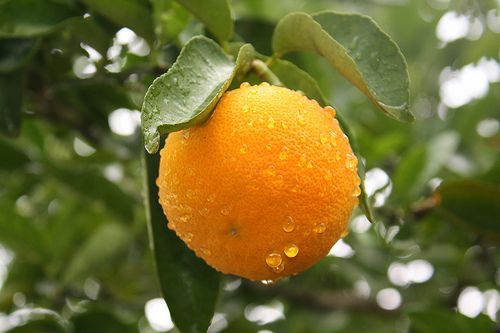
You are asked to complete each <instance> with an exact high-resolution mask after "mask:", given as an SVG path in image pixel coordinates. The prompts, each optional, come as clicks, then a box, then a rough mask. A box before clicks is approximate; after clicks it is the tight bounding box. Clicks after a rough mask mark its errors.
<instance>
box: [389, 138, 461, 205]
mask: <svg viewBox="0 0 500 333" xmlns="http://www.w3.org/2000/svg"><path fill="white" fill-rule="evenodd" d="M459 139H460V138H459V136H458V135H457V134H456V133H455V132H450V131H449V132H444V133H441V134H439V135H437V136H436V137H434V138H432V139H430V140H429V141H428V142H427V145H426V146H423V145H417V146H415V147H413V148H412V149H411V150H410V151H409V152H408V153H407V154H406V155H405V156H404V157H403V158H402V159H401V162H400V163H399V165H398V167H397V168H396V170H395V172H394V187H395V191H396V192H397V193H398V194H399V195H400V197H401V198H402V199H404V200H406V201H408V202H409V201H412V200H414V199H417V197H418V196H419V195H420V194H421V193H422V190H423V189H424V187H425V185H426V183H427V182H428V181H429V180H430V179H431V178H432V177H435V176H436V175H437V174H438V172H439V171H440V170H441V168H442V167H443V166H444V165H445V164H446V162H447V161H448V159H449V158H450V157H451V156H452V155H453V154H454V153H455V151H456V149H457V147H458V143H459Z"/></svg>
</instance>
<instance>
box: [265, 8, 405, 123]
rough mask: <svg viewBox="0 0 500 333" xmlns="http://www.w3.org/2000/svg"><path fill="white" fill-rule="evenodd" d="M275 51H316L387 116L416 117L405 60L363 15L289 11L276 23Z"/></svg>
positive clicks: (398, 117)
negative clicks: (289, 12) (412, 112)
mask: <svg viewBox="0 0 500 333" xmlns="http://www.w3.org/2000/svg"><path fill="white" fill-rule="evenodd" d="M273 50H274V52H275V54H276V55H277V56H282V55H283V54H285V53H287V52H290V51H309V52H314V53H317V54H319V55H321V56H323V57H325V58H326V59H327V60H328V61H329V63H330V64H331V65H332V66H333V67H334V68H336V69H337V70H338V71H339V72H340V73H341V74H342V75H343V76H344V77H346V78H347V79H348V80H349V81H351V82H352V83H353V84H354V85H355V86H356V87H357V88H358V89H360V90H361V91H362V92H363V93H364V94H365V95H366V96H367V97H368V98H370V100H371V101H372V102H373V103H374V104H375V105H376V106H377V107H378V108H379V109H380V110H382V111H383V112H385V113H386V114H387V115H389V116H390V117H392V118H394V119H396V120H400V121H413V120H414V116H413V115H412V114H411V112H410V110H409V98H410V97H409V78H408V70H407V67H406V61H405V59H404V57H403V55H402V53H401V51H400V50H399V48H398V46H397V45H396V44H395V43H394V41H393V40H392V39H390V37H389V36H388V35H387V34H385V33H384V32H383V31H382V30H381V29H380V28H379V27H378V25H377V24H376V23H375V22H374V21H373V20H372V19H371V18H369V17H367V16H363V15H359V14H340V13H336V12H332V11H329V12H323V13H319V14H315V15H313V16H310V15H308V14H305V13H291V14H289V15H287V16H285V17H284V18H283V19H281V20H280V21H279V22H278V24H277V25H276V29H275V31H274V35H273Z"/></svg>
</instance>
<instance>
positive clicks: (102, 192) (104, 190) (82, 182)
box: [45, 162, 136, 222]
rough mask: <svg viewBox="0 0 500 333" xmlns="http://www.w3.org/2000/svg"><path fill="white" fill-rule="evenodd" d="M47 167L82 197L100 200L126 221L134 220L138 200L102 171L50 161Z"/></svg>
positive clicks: (49, 172) (53, 174) (47, 170)
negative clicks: (56, 163)
mask: <svg viewBox="0 0 500 333" xmlns="http://www.w3.org/2000/svg"><path fill="white" fill-rule="evenodd" d="M45 167H46V174H50V175H51V176H53V177H54V178H56V179H58V180H59V181H60V182H61V183H63V184H64V185H65V186H67V187H69V188H71V189H72V190H74V191H76V192H77V193H78V195H80V197H81V198H86V199H87V200H88V201H91V202H92V201H98V202H99V203H100V204H101V205H103V206H104V207H105V208H107V209H108V210H109V211H110V212H111V213H113V214H114V215H115V216H116V217H118V218H120V219H121V220H122V221H124V222H130V221H131V220H132V217H133V214H134V205H135V203H136V201H135V200H134V198H133V197H132V196H130V195H129V194H127V193H125V192H124V191H123V190H122V189H121V188H120V187H119V186H117V185H116V184H115V183H112V182H110V181H109V180H107V179H106V178H104V176H103V175H102V174H101V173H99V172H95V171H94V170H92V169H84V168H79V167H78V166H75V165H72V166H71V167H63V166H60V165H55V164H51V163H49V162H47V163H46V164H45Z"/></svg>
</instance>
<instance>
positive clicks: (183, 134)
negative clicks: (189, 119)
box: [182, 129, 189, 141]
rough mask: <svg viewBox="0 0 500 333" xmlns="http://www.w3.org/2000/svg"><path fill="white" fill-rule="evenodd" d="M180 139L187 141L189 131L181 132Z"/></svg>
mask: <svg viewBox="0 0 500 333" xmlns="http://www.w3.org/2000/svg"><path fill="white" fill-rule="evenodd" d="M182 138H183V139H184V141H187V140H188V139H189V130H188V129H187V130H184V131H182Z"/></svg>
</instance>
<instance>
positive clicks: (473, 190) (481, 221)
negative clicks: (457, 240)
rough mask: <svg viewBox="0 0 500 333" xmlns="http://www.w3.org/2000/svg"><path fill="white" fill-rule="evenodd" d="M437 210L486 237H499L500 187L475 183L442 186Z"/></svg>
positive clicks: (461, 181)
mask: <svg viewBox="0 0 500 333" xmlns="http://www.w3.org/2000/svg"><path fill="white" fill-rule="evenodd" d="M437 194H438V198H439V201H440V204H439V206H438V209H439V211H440V212H442V213H444V214H445V215H446V216H448V217H450V218H451V219H452V220H454V221H458V222H460V223H462V224H464V225H466V226H468V227H470V228H472V229H475V230H477V231H480V232H484V233H485V234H492V233H494V234H496V235H497V236H499V235H500V224H499V223H498V221H500V187H499V186H498V185H493V184H488V183H482V182H478V181H475V180H460V181H455V182H448V183H446V182H445V183H443V184H442V185H441V186H440V187H439V188H438V190H437Z"/></svg>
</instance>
